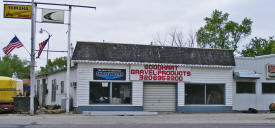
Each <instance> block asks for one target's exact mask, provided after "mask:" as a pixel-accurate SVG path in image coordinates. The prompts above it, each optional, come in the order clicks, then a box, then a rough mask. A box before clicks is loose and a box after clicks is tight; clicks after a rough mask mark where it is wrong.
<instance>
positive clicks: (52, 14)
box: [42, 8, 64, 24]
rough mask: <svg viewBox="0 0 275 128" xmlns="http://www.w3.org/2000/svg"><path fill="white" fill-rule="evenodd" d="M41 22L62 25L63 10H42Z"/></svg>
mask: <svg viewBox="0 0 275 128" xmlns="http://www.w3.org/2000/svg"><path fill="white" fill-rule="evenodd" d="M42 22H44V23H60V24H64V10H59V9H44V8H43V9H42Z"/></svg>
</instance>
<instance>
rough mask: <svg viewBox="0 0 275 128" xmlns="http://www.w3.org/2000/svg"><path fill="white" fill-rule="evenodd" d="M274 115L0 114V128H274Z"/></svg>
mask: <svg viewBox="0 0 275 128" xmlns="http://www.w3.org/2000/svg"><path fill="white" fill-rule="evenodd" d="M273 117H275V114H243V113H219V114H212V113H211V114H161V115H156V116H84V115H66V114H60V115H44V114H43V115H36V116H28V115H17V114H0V124H1V125H0V128H38V127H42V128H55V127H56V128H89V127H92V128H198V127H200V128H274V127H275V120H271V119H268V118H273Z"/></svg>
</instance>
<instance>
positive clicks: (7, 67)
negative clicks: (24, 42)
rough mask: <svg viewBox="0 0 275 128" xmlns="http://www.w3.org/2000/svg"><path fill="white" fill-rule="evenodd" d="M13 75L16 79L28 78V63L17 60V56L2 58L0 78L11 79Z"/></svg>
mask: <svg viewBox="0 0 275 128" xmlns="http://www.w3.org/2000/svg"><path fill="white" fill-rule="evenodd" d="M13 73H16V74H17V77H18V78H29V76H30V63H29V61H27V60H21V59H19V58H18V56H17V55H13V56H10V55H8V56H4V57H2V59H1V60H0V76H8V77H11V76H12V74H13Z"/></svg>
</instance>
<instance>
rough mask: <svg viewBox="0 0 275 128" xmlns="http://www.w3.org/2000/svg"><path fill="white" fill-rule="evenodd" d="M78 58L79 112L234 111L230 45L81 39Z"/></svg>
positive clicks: (74, 60) (232, 58)
mask: <svg viewBox="0 0 275 128" xmlns="http://www.w3.org/2000/svg"><path fill="white" fill-rule="evenodd" d="M212 57H213V58H212ZM73 62H76V63H77V67H76V82H77V87H76V97H77V98H76V99H77V102H76V107H77V111H78V112H79V113H81V112H83V111H170V112H230V111H232V107H233V85H234V79H233V69H234V66H235V62H234V56H233V51H230V50H212V49H195V48H178V47H162V46H149V45H132V44H111V43H89V42H78V44H77V46H76V49H75V52H74V55H73Z"/></svg>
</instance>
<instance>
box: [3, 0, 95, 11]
mask: <svg viewBox="0 0 275 128" xmlns="http://www.w3.org/2000/svg"><path fill="white" fill-rule="evenodd" d="M3 2H11V3H26V4H32V2H27V1H9V0H4V1H3ZM33 3H34V4H45V5H58V6H71V7H81V8H93V9H96V7H93V6H84V5H73V4H72V5H69V4H56V3H44V2H33Z"/></svg>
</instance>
